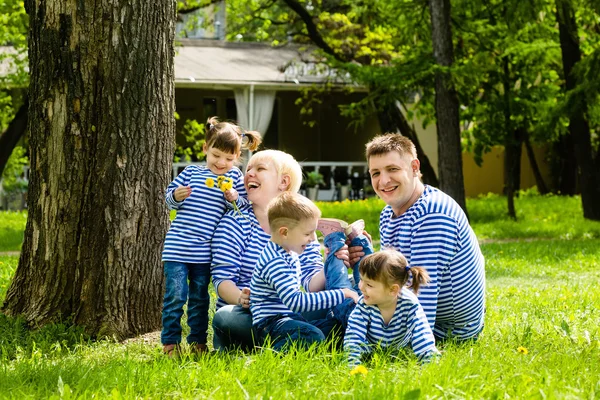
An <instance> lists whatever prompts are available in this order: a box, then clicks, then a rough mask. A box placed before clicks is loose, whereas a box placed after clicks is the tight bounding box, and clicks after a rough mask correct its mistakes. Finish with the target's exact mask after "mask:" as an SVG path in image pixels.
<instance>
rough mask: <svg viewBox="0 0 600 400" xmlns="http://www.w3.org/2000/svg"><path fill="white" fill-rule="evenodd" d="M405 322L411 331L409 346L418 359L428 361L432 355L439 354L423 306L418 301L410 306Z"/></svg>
mask: <svg viewBox="0 0 600 400" xmlns="http://www.w3.org/2000/svg"><path fill="white" fill-rule="evenodd" d="M407 324H408V329H409V331H410V332H411V346H412V349H413V352H414V353H415V355H416V356H417V357H418V358H419V361H423V362H429V361H430V360H431V359H432V358H433V357H435V356H438V355H440V352H439V350H438V349H437V347H435V337H434V336H433V332H432V331H431V327H430V326H429V323H428V321H427V317H426V316H425V312H424V311H423V307H421V305H420V304H419V303H415V304H413V305H412V307H411V308H410V311H409V313H408V318H407Z"/></svg>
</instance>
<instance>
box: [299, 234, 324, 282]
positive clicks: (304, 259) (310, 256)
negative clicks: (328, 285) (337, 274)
mask: <svg viewBox="0 0 600 400" xmlns="http://www.w3.org/2000/svg"><path fill="white" fill-rule="evenodd" d="M299 259H300V265H301V266H302V278H301V283H302V287H303V288H304V290H306V291H307V292H308V291H309V286H310V281H311V280H312V278H313V277H314V276H315V275H316V274H317V273H319V271H322V270H323V256H322V255H321V245H320V244H319V242H318V241H317V240H315V241H314V242H312V243H311V244H309V245H308V246H307V248H306V250H304V251H303V252H302V254H300V256H299Z"/></svg>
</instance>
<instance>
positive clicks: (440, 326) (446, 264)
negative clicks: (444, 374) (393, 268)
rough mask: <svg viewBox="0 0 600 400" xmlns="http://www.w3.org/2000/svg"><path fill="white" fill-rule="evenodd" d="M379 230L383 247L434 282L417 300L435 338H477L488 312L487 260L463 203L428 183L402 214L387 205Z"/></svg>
mask: <svg viewBox="0 0 600 400" xmlns="http://www.w3.org/2000/svg"><path fill="white" fill-rule="evenodd" d="M379 234H380V237H381V246H382V248H384V247H385V248H395V249H396V250H398V251H400V252H402V254H403V255H404V256H405V257H406V259H407V260H408V262H409V264H410V265H412V266H418V267H424V268H425V269H426V270H427V272H428V273H429V276H430V278H431V282H430V283H429V284H428V285H427V286H423V287H422V289H421V291H420V293H419V295H418V298H419V301H420V302H421V305H422V306H423V309H424V311H425V315H426V316H427V320H428V321H429V324H430V326H431V327H432V329H433V333H434V334H435V336H436V337H440V338H446V337H448V335H449V334H450V335H452V336H454V337H457V338H459V339H468V338H472V337H476V336H477V335H478V334H479V332H481V330H482V329H483V317H484V310H485V270H484V259H483V255H482V254H481V250H480V249H479V243H478V242H477V238H476V237H475V233H474V232H473V230H472V229H471V226H470V225H469V221H468V220H467V217H466V216H465V213H464V212H463V210H462V209H461V208H460V206H459V205H458V204H457V203H456V202H455V201H454V200H453V199H452V198H451V197H450V196H448V195H447V194H445V193H443V192H442V191H440V190H438V189H436V188H433V187H431V186H428V185H425V190H424V192H423V194H422V195H421V197H419V199H417V201H416V202H415V203H414V204H413V205H412V206H411V207H410V208H409V209H408V210H407V211H406V212H405V213H404V214H402V215H400V216H398V217H395V215H394V212H393V211H392V208H391V207H390V206H386V207H385V208H384V209H383V211H382V212H381V215H380V219H379Z"/></svg>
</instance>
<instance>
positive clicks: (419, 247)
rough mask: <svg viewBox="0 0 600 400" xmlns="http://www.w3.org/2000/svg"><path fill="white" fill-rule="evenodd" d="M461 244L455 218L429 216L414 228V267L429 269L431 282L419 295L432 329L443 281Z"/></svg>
mask: <svg viewBox="0 0 600 400" xmlns="http://www.w3.org/2000/svg"><path fill="white" fill-rule="evenodd" d="M457 243H458V225H457V223H456V221H455V220H454V219H453V218H452V217H449V216H447V215H444V214H437V213H435V214H434V213H430V214H425V215H424V216H423V217H422V218H421V219H420V220H418V221H416V222H415V224H414V225H413V234H412V243H411V246H410V249H409V252H410V258H409V259H410V264H411V265H412V266H415V267H423V268H425V269H426V270H427V273H428V274H429V278H430V279H431V281H430V283H429V284H427V285H426V286H424V287H422V289H421V291H420V293H419V295H418V297H419V301H420V302H421V305H422V306H423V310H424V311H425V315H427V320H428V321H429V324H430V326H431V327H433V326H434V325H435V320H436V313H437V307H438V297H439V294H440V279H441V277H442V276H443V275H444V274H445V273H447V272H448V268H449V266H450V262H451V261H452V259H453V258H454V256H455V255H456V253H457V251H458V245H457Z"/></svg>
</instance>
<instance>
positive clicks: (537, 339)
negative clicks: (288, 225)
mask: <svg viewBox="0 0 600 400" xmlns="http://www.w3.org/2000/svg"><path fill="white" fill-rule="evenodd" d="M327 206H330V207H333V205H327ZM344 208H353V209H352V210H346V209H344ZM380 208H381V207H379V205H378V204H377V202H376V201H374V200H369V201H368V202H367V203H366V204H365V203H363V204H361V203H360V202H355V203H352V204H350V205H342V206H340V205H338V207H337V208H336V209H335V210H336V211H337V212H339V213H346V215H348V216H350V217H351V218H348V219H355V218H354V216H355V215H356V213H360V214H359V215H360V217H363V218H365V217H366V218H365V219H366V220H367V224H369V223H375V226H376V224H377V222H376V221H377V217H378V212H379V210H380ZM367 209H369V210H370V211H368V213H369V214H368V215H367ZM504 209H505V200H504V199H503V198H501V197H495V196H493V197H488V198H482V199H478V200H471V201H470V202H469V210H470V217H471V220H472V221H473V225H474V228H475V230H476V232H477V233H478V235H479V237H480V238H482V239H486V241H484V242H483V244H482V250H483V252H484V255H485V257H486V274H487V314H486V327H485V329H484V333H483V335H482V336H481V338H480V340H479V341H478V342H476V343H475V344H472V345H455V344H448V345H446V346H445V347H444V348H443V352H444V354H443V357H442V358H441V359H440V360H439V362H437V363H434V364H430V365H425V366H421V365H418V364H417V363H416V361H415V359H414V358H413V357H412V356H411V355H410V354H409V353H407V354H406V355H400V356H398V357H395V358H391V357H388V356H385V355H380V356H378V357H374V359H373V360H372V361H371V363H370V364H368V365H367V367H368V373H367V375H366V376H362V375H354V376H351V375H350V374H349V372H348V369H347V367H346V364H345V358H344V356H343V355H342V354H341V353H339V352H337V351H331V350H330V349H328V348H326V347H325V346H322V347H319V348H316V349H312V350H310V351H298V352H292V353H289V354H286V355H280V354H275V353H273V352H272V351H270V350H268V349H264V350H262V351H258V352H256V353H255V354H241V353H240V354H226V355H212V356H207V357H202V358H197V359H195V358H193V357H189V356H184V357H183V358H181V359H178V360H171V359H168V358H166V357H164V356H162V355H161V353H160V345H159V343H158V341H157V338H156V337H155V336H154V337H152V338H151V339H149V340H141V339H140V340H134V341H129V342H127V343H116V342H113V341H106V340H104V341H96V342H95V341H92V340H89V338H87V337H86V336H85V334H83V333H82V331H81V330H79V329H78V328H74V327H69V326H66V325H61V324H57V325H52V326H47V327H44V328H42V329H40V330H37V331H27V330H25V329H24V327H23V324H22V323H21V321H19V320H18V319H14V318H8V317H6V316H4V315H2V314H0V397H5V398H48V397H54V398H65V399H66V398H92V397H94V398H217V399H229V398H237V399H239V398H270V397H271V398H284V397H285V398H310V399H313V398H318V399H320V398H329V397H333V398H365V399H387V398H398V399H417V398H486V399H487V398H560V399H562V398H597V397H598V396H599V393H600V379H599V378H598V377H600V324H599V321H600V290H598V286H600V224H599V223H592V222H589V221H584V220H583V219H582V218H581V206H580V200H579V199H578V198H559V197H522V198H520V199H519V200H518V202H517V209H519V210H520V213H521V215H520V220H519V221H518V222H513V221H510V220H508V219H506V218H505V217H503V216H502V214H504ZM498 213H499V214H498ZM323 214H324V215H326V216H331V214H333V212H331V213H330V212H329V211H328V210H326V209H323ZM336 215H337V214H336ZM0 216H1V215H0ZM339 216H340V217H341V215H339ZM1 221H3V219H1ZM2 225H3V222H0V227H2ZM369 228H370V230H371V231H372V232H374V230H373V228H372V227H369ZM489 239H495V240H496V241H495V242H492V241H489ZM505 239H507V240H505ZM508 239H510V240H508ZM512 239H527V240H512ZM534 239H544V240H534ZM9 250H10V249H9ZM17 262H18V258H17V257H15V256H0V300H2V299H3V298H4V296H5V293H6V290H7V286H8V284H9V280H10V277H11V276H12V274H13V273H14V269H15V268H16V265H17Z"/></svg>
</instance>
